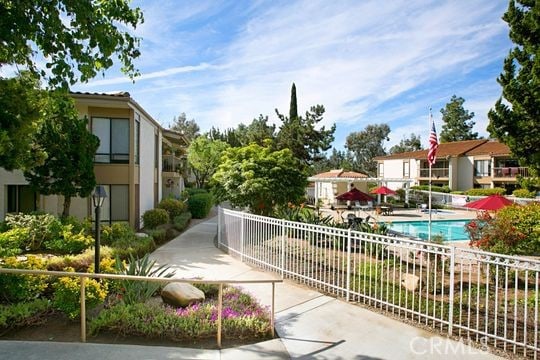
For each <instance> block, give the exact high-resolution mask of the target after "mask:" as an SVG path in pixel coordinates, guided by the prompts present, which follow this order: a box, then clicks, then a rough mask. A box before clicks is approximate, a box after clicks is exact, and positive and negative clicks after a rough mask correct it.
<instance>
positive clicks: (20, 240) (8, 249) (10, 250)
mask: <svg viewBox="0 0 540 360" xmlns="http://www.w3.org/2000/svg"><path fill="white" fill-rule="evenodd" d="M28 237H29V231H28V229H27V228H13V229H10V230H8V231H6V232H4V233H0V257H5V256H14V255H19V254H20V253H22V251H23V249H24V244H26V243H27V241H28Z"/></svg>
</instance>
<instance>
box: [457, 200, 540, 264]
mask: <svg viewBox="0 0 540 360" xmlns="http://www.w3.org/2000/svg"><path fill="white" fill-rule="evenodd" d="M471 226H472V228H473V230H475V229H476V228H479V229H480V230H478V231H476V232H475V233H473V234H471V231H469V228H471ZM467 230H468V231H469V234H471V235H474V234H477V235H476V236H471V245H472V246H477V247H479V248H481V249H483V250H488V251H493V252H497V253H502V254H515V255H540V204H538V203H530V204H528V205H525V206H518V205H512V206H507V207H505V208H503V209H501V210H499V211H498V212H497V216H496V217H495V218H491V217H486V218H483V219H479V220H476V221H474V222H471V223H470V224H469V225H468V229H467Z"/></svg>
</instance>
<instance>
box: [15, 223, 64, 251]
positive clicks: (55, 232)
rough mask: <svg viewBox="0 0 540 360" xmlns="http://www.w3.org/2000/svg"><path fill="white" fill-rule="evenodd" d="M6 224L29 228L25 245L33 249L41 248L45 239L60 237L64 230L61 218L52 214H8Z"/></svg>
mask: <svg viewBox="0 0 540 360" xmlns="http://www.w3.org/2000/svg"><path fill="white" fill-rule="evenodd" d="M6 224H7V225H8V226H9V228H10V229H15V228H27V229H28V240H27V242H26V243H25V244H24V247H25V248H27V249H28V250H32V251H34V250H39V249H41V247H42V243H43V242H44V241H47V240H50V239H54V238H56V237H58V236H59V234H60V232H61V231H62V223H61V222H60V220H58V218H56V217H55V216H53V215H50V214H40V215H25V214H8V215H6Z"/></svg>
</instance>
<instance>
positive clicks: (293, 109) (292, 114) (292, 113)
mask: <svg viewBox="0 0 540 360" xmlns="http://www.w3.org/2000/svg"><path fill="white" fill-rule="evenodd" d="M297 117H298V102H297V101H296V85H295V84H294V83H293V84H292V87H291V105H290V106H289V119H296V118H297Z"/></svg>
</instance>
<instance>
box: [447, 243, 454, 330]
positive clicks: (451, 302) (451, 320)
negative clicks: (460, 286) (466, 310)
mask: <svg viewBox="0 0 540 360" xmlns="http://www.w3.org/2000/svg"><path fill="white" fill-rule="evenodd" d="M455 271H456V247H455V246H452V247H450V284H449V285H450V292H449V294H448V297H449V298H450V299H449V304H448V335H452V331H453V327H454V273H455Z"/></svg>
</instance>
